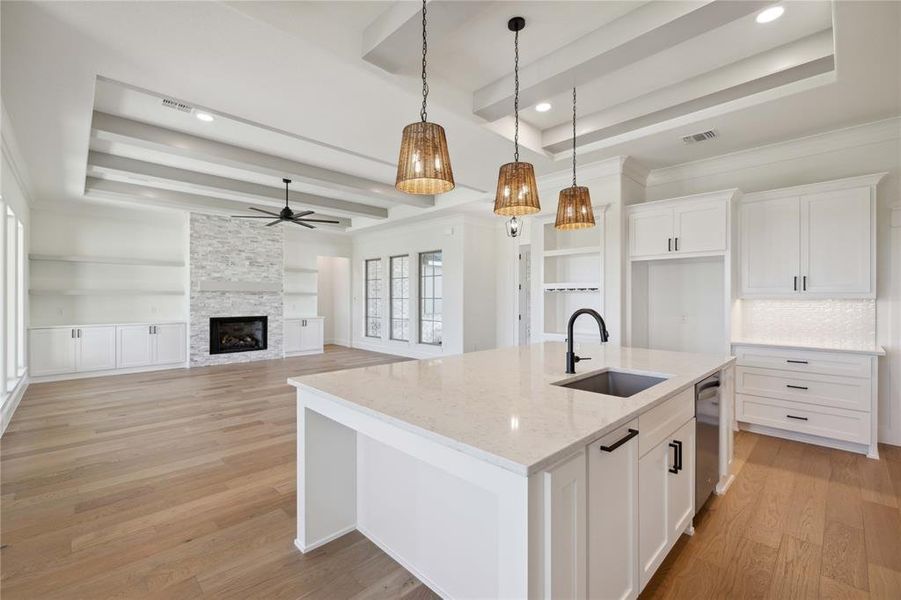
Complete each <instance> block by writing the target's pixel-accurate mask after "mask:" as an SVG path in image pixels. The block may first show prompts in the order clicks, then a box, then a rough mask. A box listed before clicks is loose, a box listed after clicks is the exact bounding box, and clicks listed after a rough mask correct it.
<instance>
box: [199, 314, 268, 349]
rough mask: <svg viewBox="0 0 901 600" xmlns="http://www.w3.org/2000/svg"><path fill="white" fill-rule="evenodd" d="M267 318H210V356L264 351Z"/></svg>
mask: <svg viewBox="0 0 901 600" xmlns="http://www.w3.org/2000/svg"><path fill="white" fill-rule="evenodd" d="M268 320H269V319H268V317H210V354H228V353H232V352H253V351H255V350H265V349H266V346H267V344H268V335H267V329H268Z"/></svg>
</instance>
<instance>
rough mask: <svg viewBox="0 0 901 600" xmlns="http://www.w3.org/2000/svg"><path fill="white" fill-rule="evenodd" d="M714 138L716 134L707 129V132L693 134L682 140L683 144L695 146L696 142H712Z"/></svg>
mask: <svg viewBox="0 0 901 600" xmlns="http://www.w3.org/2000/svg"><path fill="white" fill-rule="evenodd" d="M715 137H716V132H715V131H714V130H713V129H709V130H707V131H702V132H701V133H693V134H691V135H686V136H685V137H683V138H682V143H683V144H697V143H698V142H706V141H707V140H712V139H713V138H715Z"/></svg>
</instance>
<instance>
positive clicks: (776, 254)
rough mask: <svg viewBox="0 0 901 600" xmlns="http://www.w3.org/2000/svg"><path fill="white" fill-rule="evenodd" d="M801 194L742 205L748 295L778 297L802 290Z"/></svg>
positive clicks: (743, 256)
mask: <svg viewBox="0 0 901 600" xmlns="http://www.w3.org/2000/svg"><path fill="white" fill-rule="evenodd" d="M800 206H801V205H800V201H799V199H798V197H797V196H789V197H785V198H773V199H770V200H761V201H760V202H750V203H746V204H744V205H743V206H742V207H741V241H740V243H739V246H740V247H741V256H742V274H741V277H742V289H743V292H744V294H745V295H751V294H753V295H760V296H767V295H770V296H778V295H785V294H795V293H797V291H798V290H800V289H801V288H800V285H799V283H800V282H799V281H798V278H799V277H800V273H801V256H800V254H799V253H798V247H799V244H800V235H801V210H800Z"/></svg>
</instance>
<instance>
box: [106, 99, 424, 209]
mask: <svg viewBox="0 0 901 600" xmlns="http://www.w3.org/2000/svg"><path fill="white" fill-rule="evenodd" d="M91 135H92V137H94V138H96V139H99V140H106V141H109V142H121V143H126V144H131V145H136V146H139V147H142V148H147V149H150V150H156V151H162V152H168V153H170V154H175V155H178V156H185V157H188V158H194V159H198V160H205V161H209V162H213V163H216V164H220V165H226V166H229V167H236V168H240V169H244V170H248V171H254V172H257V173H262V174H264V175H271V176H273V177H276V178H278V179H281V178H283V177H287V178H289V179H293V180H295V181H298V182H301V181H302V182H305V183H309V184H312V185H317V186H323V187H327V188H331V189H334V190H336V191H345V192H351V193H355V194H365V195H371V196H373V197H377V198H379V199H381V200H385V201H389V202H394V203H396V204H406V205H410V206H418V207H422V208H430V207H432V206H434V205H435V198H434V196H414V195H411V194H404V193H402V192H399V191H397V190H396V189H394V186H393V185H390V184H387V183H383V182H381V181H375V180H373V179H367V178H365V177H357V176H356V175H349V174H347V173H341V172H339V171H333V170H331V169H325V168H322V167H316V166H313V165H308V164H304V163H300V162H297V161H294V160H290V159H287V158H282V157H280V156H275V155H273V154H266V153H264V152H258V151H256V150H250V149H248V148H242V147H240V146H234V145H232V144H226V143H224V142H218V141H216V140H211V139H207V138H203V137H199V136H196V135H191V134H189V133H184V132H182V131H176V130H174V129H167V128H165V127H159V126H156V125H150V124H148V123H141V122H139V121H134V120H131V119H126V118H123V117H117V116H115V115H111V114H108V113H103V112H99V111H94V114H93V122H92V126H91Z"/></svg>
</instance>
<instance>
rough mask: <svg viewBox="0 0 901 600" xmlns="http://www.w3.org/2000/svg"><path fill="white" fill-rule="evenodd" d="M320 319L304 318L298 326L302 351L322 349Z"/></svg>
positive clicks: (321, 324) (321, 325)
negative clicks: (299, 326)
mask: <svg viewBox="0 0 901 600" xmlns="http://www.w3.org/2000/svg"><path fill="white" fill-rule="evenodd" d="M322 338H323V323H322V319H304V320H303V323H302V325H301V328H300V349H301V350H302V351H304V352H313V351H316V350H322V345H323V339H322Z"/></svg>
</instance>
